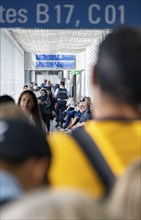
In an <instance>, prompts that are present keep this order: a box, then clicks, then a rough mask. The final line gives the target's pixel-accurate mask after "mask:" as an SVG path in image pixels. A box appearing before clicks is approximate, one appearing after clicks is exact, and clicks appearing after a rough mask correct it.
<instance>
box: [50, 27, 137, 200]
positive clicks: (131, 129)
mask: <svg viewBox="0 0 141 220" xmlns="http://www.w3.org/2000/svg"><path fill="white" fill-rule="evenodd" d="M92 82H93V91H94V96H95V106H96V109H97V114H96V116H95V118H94V119H93V120H91V121H89V122H87V123H86V124H85V126H84V128H81V129H79V130H77V131H74V132H73V133H72V135H64V134H63V132H62V133H61V132H60V133H58V134H57V133H54V134H52V135H51V136H50V137H48V141H49V144H50V147H51V151H52V156H53V158H54V159H53V162H52V165H51V167H50V170H49V180H50V183H51V184H52V185H53V186H54V187H69V188H72V187H73V188H77V189H81V190H83V191H85V192H87V193H89V194H90V195H92V196H94V197H96V198H103V197H104V196H106V195H108V193H109V192H110V190H111V189H112V187H113V185H114V182H115V179H116V177H117V176H120V175H121V174H122V173H123V172H124V170H125V169H126V167H127V166H128V165H129V164H130V163H131V162H132V161H133V160H135V159H137V158H140V157H141V153H140V150H141V149H140V148H141V86H140V82H141V33H140V31H139V30H136V29H133V28H129V27H121V28H119V29H117V30H114V31H113V32H111V33H109V34H108V35H107V36H106V38H105V39H104V41H103V42H102V43H101V45H100V47H99V52H98V59H97V63H96V66H95V67H94V68H93V72H92ZM90 146H91V147H90ZM103 171H104V172H103Z"/></svg>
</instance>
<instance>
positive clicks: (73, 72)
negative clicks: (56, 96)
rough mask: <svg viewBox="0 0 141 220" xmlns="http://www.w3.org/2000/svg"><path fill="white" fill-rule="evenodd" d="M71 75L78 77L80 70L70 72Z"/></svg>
mask: <svg viewBox="0 0 141 220" xmlns="http://www.w3.org/2000/svg"><path fill="white" fill-rule="evenodd" d="M71 73H72V75H79V74H80V70H72V71H71Z"/></svg>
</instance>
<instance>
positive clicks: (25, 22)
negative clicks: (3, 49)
mask: <svg viewBox="0 0 141 220" xmlns="http://www.w3.org/2000/svg"><path fill="white" fill-rule="evenodd" d="M122 24H127V25H132V26H137V27H141V0H1V1H0V25H1V27H2V28H5V27H7V28H11V27H21V28H47V29H49V28H56V29H61V28H65V29H70V28H76V29H79V28H86V29H94V28H113V27H116V26H119V25H122Z"/></svg>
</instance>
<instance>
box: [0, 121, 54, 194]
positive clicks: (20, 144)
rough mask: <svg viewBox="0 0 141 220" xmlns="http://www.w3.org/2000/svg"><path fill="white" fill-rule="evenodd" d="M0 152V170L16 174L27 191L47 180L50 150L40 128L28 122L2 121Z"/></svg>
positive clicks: (0, 123)
mask: <svg viewBox="0 0 141 220" xmlns="http://www.w3.org/2000/svg"><path fill="white" fill-rule="evenodd" d="M0 152H1V153H0V170H2V171H6V172H8V173H9V174H11V175H13V176H15V177H16V178H17V179H18V180H19V183H20V184H21V186H22V187H23V189H24V190H29V189H32V188H35V187H38V186H42V185H44V184H45V183H47V177H46V175H47V169H48V167H49V163H50V159H51V152H50V149H49V146H48V144H47V141H46V139H45V136H44V135H43V133H42V132H41V130H40V129H37V128H35V127H33V126H31V125H30V124H29V122H28V121H26V120H23V118H18V117H17V118H13V119H11V118H9V119H6V118H5V119H1V120H0ZM1 190H2V189H1Z"/></svg>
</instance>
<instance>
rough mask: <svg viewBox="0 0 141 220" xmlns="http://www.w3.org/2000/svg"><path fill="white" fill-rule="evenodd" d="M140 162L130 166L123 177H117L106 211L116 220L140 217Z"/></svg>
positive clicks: (138, 219)
mask: <svg viewBox="0 0 141 220" xmlns="http://www.w3.org/2000/svg"><path fill="white" fill-rule="evenodd" d="M140 204H141V160H137V161H135V162H134V163H133V164H131V165H130V166H129V167H128V168H127V170H126V172H125V173H124V175H123V176H121V177H119V179H118V180H117V183H116V185H115V187H114V190H113V193H112V195H111V198H110V199H109V202H108V209H109V211H110V213H111V215H112V219H114V217H115V218H116V219H124V220H125V219H128V220H129V219H135V220H140V217H141V208H140Z"/></svg>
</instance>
